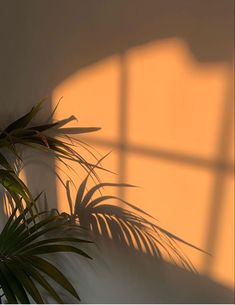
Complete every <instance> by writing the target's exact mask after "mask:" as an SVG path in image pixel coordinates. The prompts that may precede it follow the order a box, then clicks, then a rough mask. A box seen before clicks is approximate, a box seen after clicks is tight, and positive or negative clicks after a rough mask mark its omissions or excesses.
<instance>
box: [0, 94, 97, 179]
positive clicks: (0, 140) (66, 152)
mask: <svg viewBox="0 0 235 305" xmlns="http://www.w3.org/2000/svg"><path fill="white" fill-rule="evenodd" d="M44 100H45V99H43V100H42V101H40V102H39V103H38V104H36V105H35V106H34V107H32V109H31V110H30V111H29V112H28V113H27V114H25V115H24V116H22V117H20V118H19V119H17V120H16V121H15V122H13V123H11V124H10V125H9V126H7V127H6V128H5V129H4V130H3V131H2V132H1V133H0V148H4V149H5V148H6V149H8V150H9V151H10V152H11V153H12V154H13V155H15V157H16V159H21V157H20V156H19V154H18V151H17V147H16V146H17V145H18V144H21V145H24V146H27V147H31V148H34V149H37V150H43V151H45V152H47V153H51V154H53V155H54V157H55V158H56V159H57V160H58V161H60V162H61V161H62V160H63V159H67V160H72V161H74V162H78V163H79V164H80V165H81V166H82V167H83V168H84V169H85V170H86V171H89V170H91V169H93V168H94V165H93V164H92V163H90V162H88V161H87V160H86V159H85V158H83V157H82V155H81V154H79V153H78V152H77V150H76V149H75V148H74V144H73V139H72V138H70V137H69V136H68V133H76V134H82V133H89V132H94V131H97V130H99V129H100V128H97V127H77V128H69V130H68V129H66V128H62V127H63V126H64V125H65V124H66V123H67V122H69V121H70V119H69V120H61V121H57V122H52V123H46V124H42V125H37V126H30V124H32V121H33V119H34V118H35V117H36V115H37V114H38V112H39V111H40V109H41V107H42V104H43V102H44ZM52 131H53V135H52V134H50V135H49V133H51V132H52ZM68 131H69V132H68ZM65 139H67V141H66V140H65ZM78 144H79V140H78V141H76V145H78ZM83 148H84V147H83ZM87 151H88V149H87ZM9 165H10V164H8V163H7V159H6V157H5V156H4V155H3V154H2V153H1V155H0V166H2V167H4V168H5V169H6V168H7V169H9ZM93 175H94V177H95V178H96V179H98V177H97V175H96V173H95V171H93Z"/></svg>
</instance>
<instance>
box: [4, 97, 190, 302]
mask: <svg viewBox="0 0 235 305" xmlns="http://www.w3.org/2000/svg"><path fill="white" fill-rule="evenodd" d="M43 102H44V100H42V101H40V102H39V103H38V104H37V105H36V106H34V107H33V108H32V109H31V110H30V111H29V112H28V113H26V114H25V115H24V116H22V117H21V118H19V119H18V120H16V121H15V122H13V123H11V124H10V125H9V126H7V127H6V128H4V129H3V130H2V131H0V185H1V186H2V188H3V191H4V194H5V197H6V201H7V205H8V207H10V212H9V215H8V217H9V218H8V220H7V222H6V224H5V226H4V228H3V230H2V232H1V233H0V288H1V290H2V297H4V298H5V299H6V300H7V302H8V303H18V302H20V303H30V302H31V301H32V300H33V301H34V302H36V303H43V302H45V300H44V297H43V291H46V292H47V293H49V295H50V296H51V297H52V298H53V299H54V300H55V301H56V302H58V303H63V299H62V298H61V296H60V294H59V293H58V291H57V290H56V289H55V288H53V286H52V284H51V281H54V282H56V283H57V284H58V285H59V286H61V287H62V288H63V289H65V290H66V291H67V292H68V293H70V294H71V295H72V296H73V297H75V298H76V299H77V300H79V295H78V293H77V292H76V291H75V289H74V287H73V286H72V284H71V283H70V282H69V280H68V279H67V278H66V277H65V276H64V275H63V274H62V273H61V272H60V271H59V270H58V268H57V267H56V266H55V264H53V262H52V261H53V255H55V253H57V255H58V254H59V253H60V252H72V253H75V254H77V255H80V256H83V257H86V258H88V259H90V258H91V257H90V255H88V254H87V253H86V252H84V251H83V250H82V249H81V245H82V244H83V243H90V242H91V241H90V240H88V239H87V238H86V237H84V236H85V234H84V232H85V231H84V230H85V229H89V230H90V231H91V232H92V233H94V234H95V235H96V236H98V235H99V236H102V238H112V239H114V240H115V241H118V242H121V243H122V244H125V245H126V246H128V247H135V248H137V249H138V250H140V251H147V252H149V253H151V254H152V255H155V256H157V257H158V258H160V259H161V258H162V256H163V254H164V253H166V254H167V255H168V256H169V257H170V258H171V259H172V260H173V261H175V262H176V263H178V262H180V263H181V264H182V265H183V266H184V267H185V268H188V269H190V270H194V268H193V266H192V264H191V263H190V261H189V260H188V259H187V258H186V257H185V256H184V255H183V253H182V252H181V251H180V250H179V249H178V247H177V242H183V243H185V244H187V245H190V246H192V245H191V244H189V243H187V242H185V241H183V240H182V239H180V238H178V237H177V236H175V235H173V234H171V233H170V232H168V231H166V230H164V229H163V228H161V227H160V226H158V225H156V221H155V219H153V218H152V217H151V215H148V214H147V213H145V212H144V211H143V210H141V209H139V208H138V207H136V206H134V205H132V204H130V203H128V202H126V201H124V200H122V199H119V198H117V197H115V196H110V195H102V192H101V190H102V189H103V188H104V187H133V186H132V185H128V184H113V183H102V182H101V181H100V179H99V177H98V175H97V174H96V170H97V169H103V170H106V169H104V168H103V167H102V166H101V161H102V159H103V158H102V159H101V160H97V158H96V161H95V162H96V163H95V164H93V163H90V162H88V161H87V160H85V159H84V158H83V157H82V155H81V154H79V153H78V151H77V149H76V148H77V147H78V146H79V145H81V146H82V147H85V148H86V149H87V151H89V153H91V154H92V152H91V151H90V149H89V147H88V146H86V145H85V144H84V143H83V142H81V141H80V140H77V139H76V140H75V139H74V138H72V137H71V136H68V134H67V133H68V131H69V132H71V129H66V128H63V126H64V125H66V123H67V122H69V121H70V120H71V119H73V117H71V118H69V119H66V120H61V121H57V122H49V123H48V122H47V123H45V124H43V125H33V124H32V123H33V119H34V118H35V116H36V115H37V113H38V112H39V110H40V109H41V107H42V104H43ZM56 108H57V107H56ZM56 108H55V109H54V111H53V112H52V114H51V115H50V117H49V120H50V121H51V120H52V118H53V114H54V112H55V110H56ZM98 129H99V128H96V127H78V128H75V129H74V130H72V133H76V134H82V133H87V132H93V131H96V130H98ZM20 147H21V148H22V147H30V148H33V149H36V150H40V151H44V152H46V153H50V154H52V155H53V156H54V157H55V159H56V160H58V161H59V162H61V163H62V164H63V165H65V166H66V167H67V168H68V169H70V166H69V165H68V162H67V161H73V162H76V163H78V164H79V165H80V166H81V167H82V168H83V169H85V170H86V171H87V176H86V178H85V179H84V180H83V181H82V182H81V184H80V186H79V188H78V192H77V196H76V200H75V203H74V204H73V203H72V200H71V199H70V200H69V204H70V214H66V213H64V212H62V213H61V214H60V213H57V214H55V213H51V211H46V210H44V211H40V212H39V208H38V199H39V197H40V195H41V194H39V195H38V196H37V197H36V198H35V197H34V196H33V195H32V193H31V191H30V190H29V188H28V187H27V185H26V184H25V183H24V182H23V181H22V180H21V179H20V177H19V166H20V165H21V164H24V158H23V157H22V154H21V153H20V149H19V148H20ZM92 155H93V154H92ZM9 156H11V157H12V156H13V160H14V162H11V161H10V158H9ZM93 156H94V155H93ZM56 174H57V173H56ZM90 178H91V179H93V182H94V186H93V187H92V188H91V189H89V190H87V181H88V179H90ZM67 194H68V195H70V188H69V182H67ZM97 194H98V196H97ZM69 198H70V196H69ZM112 200H120V201H122V202H123V204H124V207H123V208H121V207H119V206H117V205H115V204H113V203H112ZM110 201H111V202H110ZM107 202H108V203H107ZM149 219H150V220H149ZM45 254H46V255H48V256H49V257H50V260H48V258H45V257H44V255H45Z"/></svg>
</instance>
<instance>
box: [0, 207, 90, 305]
mask: <svg viewBox="0 0 235 305" xmlns="http://www.w3.org/2000/svg"><path fill="white" fill-rule="evenodd" d="M29 210H30V209H29V208H25V209H24V211H23V212H22V213H21V214H20V215H18V216H17V208H15V209H14V211H13V213H12V215H11V216H10V218H9V219H8V221H7V223H6V225H5V227H4V228H3V230H2V232H1V234H0V286H1V288H2V290H3V293H4V295H5V297H6V299H7V301H8V302H9V303H18V302H20V303H30V299H29V296H30V297H31V298H32V299H33V300H34V301H35V302H36V303H44V302H45V300H44V298H43V295H42V293H41V289H40V286H41V287H43V288H44V289H45V290H46V291H47V292H48V293H49V294H50V295H51V296H52V298H54V300H55V301H56V302H58V303H63V300H62V299H61V297H60V295H59V293H58V291H56V289H55V288H53V286H52V284H51V281H49V280H48V279H50V280H53V281H55V282H56V283H57V284H58V285H59V286H61V287H62V288H63V289H65V290H66V291H67V292H68V293H70V294H71V295H72V296H74V297H75V298H76V299H78V300H79V296H78V294H77V292H76V291H75V289H74V288H73V286H72V285H71V283H70V282H69V281H68V279H67V278H66V277H65V276H64V275H63V273H62V272H61V271H60V270H59V269H58V268H57V267H56V266H55V265H54V264H53V263H51V262H50V261H49V260H47V259H45V258H43V257H41V255H42V254H51V255H53V253H59V252H72V253H76V254H78V255H81V256H84V257H86V258H90V256H89V255H87V254H86V253H85V252H84V251H83V250H81V249H80V248H78V246H79V245H80V243H88V242H90V241H88V240H84V239H82V238H75V237H71V236H68V235H67V234H65V235H64V236H63V235H62V234H63V232H64V231H66V229H67V230H68V229H70V227H71V225H70V224H69V223H68V220H66V219H65V218H63V217H60V216H58V215H53V216H50V215H48V214H47V212H42V213H40V214H37V215H34V216H31V214H30V213H29ZM72 229H73V230H76V229H79V228H78V227H73V228H72ZM58 232H60V236H59V237H58Z"/></svg>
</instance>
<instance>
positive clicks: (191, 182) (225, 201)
mask: <svg viewBox="0 0 235 305" xmlns="http://www.w3.org/2000/svg"><path fill="white" fill-rule="evenodd" d="M231 73H232V71H231V67H229V66H228V65H226V64H223V63H221V64H206V63H199V62H197V61H196V59H195V58H194V57H193V55H192V54H191V52H190V49H189V48H188V46H187V45H186V44H185V43H184V41H183V40H180V39H168V40H162V41H157V42H155V43H154V42H152V43H149V44H146V45H141V46H140V47H135V48H133V49H129V50H127V51H126V52H125V53H122V54H114V55H113V56H111V57H109V58H105V59H103V60H102V61H99V62H97V63H94V64H92V65H90V66H88V67H86V68H83V69H81V70H79V71H78V72H77V73H75V74H74V75H71V76H70V77H69V78H68V79H65V80H64V81H63V82H62V83H61V84H59V85H58V86H57V87H56V88H55V90H54V92H53V103H54V105H55V104H56V103H57V101H58V100H59V99H60V98H61V97H62V96H63V100H62V102H61V105H60V107H59V109H58V112H57V117H58V118H64V117H66V116H68V117H69V116H70V115H71V114H73V115H75V116H76V117H77V118H78V123H79V124H80V125H81V126H84V125H85V126H91V125H92V126H99V127H102V130H101V131H99V132H97V133H95V134H90V135H89V136H86V137H83V139H84V140H86V141H87V142H88V143H90V144H92V145H93V146H94V147H95V148H96V149H97V150H98V151H99V152H100V153H101V154H102V155H104V154H105V153H108V152H109V151H112V153H111V155H110V156H109V157H108V158H107V159H106V160H105V161H104V163H105V166H106V167H108V168H110V169H111V170H113V171H114V172H117V173H119V175H112V174H107V173H105V174H103V176H102V175H101V176H102V178H103V180H105V179H109V180H113V181H119V182H120V181H124V182H129V183H132V184H136V185H138V186H140V188H138V189H135V190H128V191H126V192H124V193H120V195H121V196H124V197H125V199H127V200H128V201H130V202H132V203H135V204H136V205H138V206H139V207H141V208H144V209H145V210H146V211H147V212H149V213H150V214H152V215H153V216H154V217H156V218H157V219H158V220H159V221H160V224H161V226H163V227H164V228H166V229H168V230H170V231H171V232H173V233H175V234H176V235H178V236H180V237H182V238H183V239H185V240H187V241H189V242H190V243H192V244H194V245H196V246H198V247H200V248H202V249H204V250H206V251H209V252H211V254H212V256H211V257H209V256H207V255H204V254H202V253H200V252H197V251H195V250H192V249H189V248H183V250H184V251H185V252H186V253H187V254H188V256H189V257H190V259H191V260H192V261H193V263H194V264H195V266H196V267H197V269H198V270H199V271H200V272H201V273H204V274H207V275H209V276H210V277H212V278H213V279H214V280H216V281H219V282H221V283H223V284H225V285H228V286H232V285H233V281H234V278H233V260H234V236H233V235H234V233H233V227H234V211H233V171H232V167H233V146H232V139H233V136H232V131H231V130H232V122H231V121H232V103H231V101H232V100H233V96H232V91H233V88H232V84H231ZM58 194H59V199H60V208H63V209H67V205H66V206H65V204H64V202H65V201H64V198H65V194H64V191H63V189H62V187H61V186H60V185H59V184H58Z"/></svg>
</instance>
